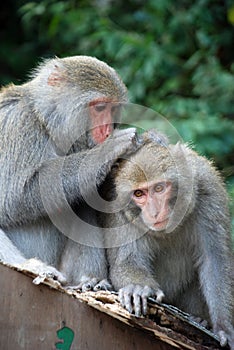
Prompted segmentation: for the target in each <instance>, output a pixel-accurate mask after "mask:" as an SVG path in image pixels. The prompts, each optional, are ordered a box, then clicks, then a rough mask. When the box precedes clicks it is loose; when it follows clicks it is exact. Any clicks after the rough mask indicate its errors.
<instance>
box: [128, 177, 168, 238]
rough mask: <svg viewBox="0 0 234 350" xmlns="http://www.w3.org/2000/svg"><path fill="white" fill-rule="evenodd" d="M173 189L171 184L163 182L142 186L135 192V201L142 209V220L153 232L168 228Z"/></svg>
mask: <svg viewBox="0 0 234 350" xmlns="http://www.w3.org/2000/svg"><path fill="white" fill-rule="evenodd" d="M171 189H172V185H171V183H170V182H168V181H164V180H162V181H157V182H154V183H150V184H148V183H146V184H142V185H141V186H139V187H138V188H137V189H136V190H135V191H134V192H133V200H134V202H135V203H136V205H137V206H138V207H139V208H141V211H142V219H143V221H144V223H145V224H146V225H147V226H148V227H149V228H150V229H151V230H154V231H161V230H164V229H165V228H166V226H167V223H168V220H169V216H170V207H169V200H170V197H171Z"/></svg>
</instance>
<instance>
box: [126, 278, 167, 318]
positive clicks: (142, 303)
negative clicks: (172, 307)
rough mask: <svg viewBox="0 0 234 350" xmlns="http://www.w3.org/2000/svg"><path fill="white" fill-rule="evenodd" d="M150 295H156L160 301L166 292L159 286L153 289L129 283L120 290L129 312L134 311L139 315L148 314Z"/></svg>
mask: <svg viewBox="0 0 234 350" xmlns="http://www.w3.org/2000/svg"><path fill="white" fill-rule="evenodd" d="M148 297H155V298H156V300H157V301H158V302H161V301H162V299H163V297H164V293H163V291H162V290H161V289H159V288H158V289H153V288H151V287H148V286H141V285H139V284H129V285H127V286H125V287H123V288H121V289H120V290H119V300H120V303H121V305H122V306H123V307H125V308H126V309H127V310H128V312H130V313H133V312H134V313H135V316H137V317H140V316H141V315H146V314H147V298H148Z"/></svg>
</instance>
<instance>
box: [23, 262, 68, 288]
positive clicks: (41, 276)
mask: <svg viewBox="0 0 234 350" xmlns="http://www.w3.org/2000/svg"><path fill="white" fill-rule="evenodd" d="M18 267H19V268H20V269H23V270H27V271H30V272H33V273H35V274H36V275H38V277H36V278H35V279H34V280H33V283H34V284H40V283H41V282H43V281H44V280H45V279H46V278H53V279H55V280H57V281H58V282H60V283H61V284H64V283H65V282H66V278H65V277H64V275H63V274H62V273H61V272H59V271H58V270H57V269H56V268H55V267H53V266H50V265H46V264H45V263H44V262H42V261H41V260H38V259H35V258H33V259H28V260H25V262H24V263H22V264H19V265H18Z"/></svg>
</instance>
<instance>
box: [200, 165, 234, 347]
mask: <svg viewBox="0 0 234 350" xmlns="http://www.w3.org/2000/svg"><path fill="white" fill-rule="evenodd" d="M199 171H200V173H201V172H202V174H203V173H204V174H206V176H205V177H203V176H202V177H201V178H200V179H199V180H198V181H199V185H200V194H199V197H198V201H199V204H198V205H197V208H198V209H197V218H196V227H195V230H196V231H197V234H198V239H199V243H198V244H197V247H198V250H197V256H198V257H199V259H198V261H199V276H200V282H201V286H202V291H203V294H204V296H205V299H206V302H207V305H208V308H209V314H210V317H211V321H212V324H213V330H214V332H215V333H216V334H218V335H219V337H220V344H221V345H222V346H224V345H225V344H226V343H227V341H228V342H229V344H230V346H231V349H234V328H233V319H232V317H233V313H234V305H233V294H232V293H233V285H232V276H231V275H232V269H233V266H232V265H233V261H234V260H233V255H232V251H231V241H230V218H229V213H228V198H227V195H226V191H225V189H224V186H223V184H222V182H221V180H220V178H219V176H218V175H217V174H216V172H215V171H214V169H210V167H209V166H208V164H202V166H201V167H200V170H199ZM202 174H201V175H202Z"/></svg>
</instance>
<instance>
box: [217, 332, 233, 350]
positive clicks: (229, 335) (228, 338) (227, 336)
mask: <svg viewBox="0 0 234 350" xmlns="http://www.w3.org/2000/svg"><path fill="white" fill-rule="evenodd" d="M215 333H216V334H217V335H218V337H219V342H220V345H221V346H222V347H224V346H226V345H227V344H228V345H229V347H230V349H231V350H234V329H233V328H232V330H231V331H230V332H226V331H224V330H219V331H217V332H215Z"/></svg>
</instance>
